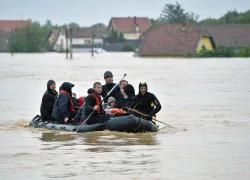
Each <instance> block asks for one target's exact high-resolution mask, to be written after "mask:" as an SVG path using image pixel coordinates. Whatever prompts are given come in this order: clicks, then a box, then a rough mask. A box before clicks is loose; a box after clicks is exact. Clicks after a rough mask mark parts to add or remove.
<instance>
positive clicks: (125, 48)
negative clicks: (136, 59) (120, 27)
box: [121, 43, 135, 52]
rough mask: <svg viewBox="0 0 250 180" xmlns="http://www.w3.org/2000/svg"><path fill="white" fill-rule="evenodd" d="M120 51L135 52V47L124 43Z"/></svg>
mask: <svg viewBox="0 0 250 180" xmlns="http://www.w3.org/2000/svg"><path fill="white" fill-rule="evenodd" d="M121 51H124V52H130V51H135V46H134V45H133V44H131V43H124V44H123V45H122V48H121Z"/></svg>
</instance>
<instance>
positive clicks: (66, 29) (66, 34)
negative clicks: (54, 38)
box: [65, 27, 69, 59]
mask: <svg viewBox="0 0 250 180" xmlns="http://www.w3.org/2000/svg"><path fill="white" fill-rule="evenodd" d="M68 29H69V27H65V36H66V59H68Z"/></svg>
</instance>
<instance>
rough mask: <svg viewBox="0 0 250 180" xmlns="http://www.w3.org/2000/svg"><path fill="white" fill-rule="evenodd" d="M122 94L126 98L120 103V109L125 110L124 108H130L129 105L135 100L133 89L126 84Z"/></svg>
mask: <svg viewBox="0 0 250 180" xmlns="http://www.w3.org/2000/svg"><path fill="white" fill-rule="evenodd" d="M123 91H124V93H125V94H126V95H127V97H126V98H123V99H124V100H123V101H121V107H120V108H122V109H124V110H126V107H130V106H131V104H132V103H133V102H134V98H135V89H134V87H133V86H132V85H131V84H127V85H126V86H125V87H124V88H123Z"/></svg>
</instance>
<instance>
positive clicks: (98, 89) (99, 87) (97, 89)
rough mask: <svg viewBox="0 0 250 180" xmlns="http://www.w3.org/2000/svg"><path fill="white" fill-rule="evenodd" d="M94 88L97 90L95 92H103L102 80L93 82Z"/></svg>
mask: <svg viewBox="0 0 250 180" xmlns="http://www.w3.org/2000/svg"><path fill="white" fill-rule="evenodd" d="M93 89H94V90H95V92H97V93H98V94H101V93H102V84H101V83H100V82H95V83H94V84H93Z"/></svg>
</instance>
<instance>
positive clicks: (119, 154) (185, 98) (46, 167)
mask: <svg viewBox="0 0 250 180" xmlns="http://www.w3.org/2000/svg"><path fill="white" fill-rule="evenodd" d="M106 70H110V71H112V72H113V74H114V82H117V81H119V80H120V79H121V78H122V77H123V76H124V74H125V73H126V74H127V76H126V78H125V79H126V80H128V81H129V83H131V84H132V85H134V87H135V89H136V91H138V84H139V82H140V81H145V82H147V84H148V87H149V91H150V92H152V93H154V94H155V95H156V96H157V97H158V99H159V100H160V102H161V104H162V110H161V111H160V112H159V113H158V116H157V118H158V119H159V120H160V121H163V122H165V123H167V124H169V125H171V126H174V127H176V128H177V130H175V129H173V128H169V127H163V128H162V129H161V130H160V131H159V132H158V133H144V134H133V133H118V132H109V131H103V132H91V133H84V134H76V133H70V132H59V131H50V130H43V129H33V128H29V127H28V122H29V121H30V120H31V119H32V118H33V117H34V116H35V115H36V114H39V108H40V103H41V98H42V95H43V93H44V92H45V90H46V84H47V81H48V79H54V80H55V81H56V83H57V90H58V89H59V86H60V85H61V84H62V83H63V82H64V81H69V82H72V83H74V84H75V87H74V88H73V92H76V94H77V96H78V97H79V96H82V95H86V94H87V89H88V88H90V87H92V85H93V83H94V82H95V81H100V82H102V83H104V79H103V73H104V72H105V71H106ZM0 112H1V113H0V137H1V138H0V144H1V148H0V179H25V180H33V179H36V180H39V179H65V180H68V179H120V180H121V179H173V180H179V179H185V180H193V179H220V180H234V179H241V180H248V179H249V178H250V154H249V149H250V58H231V59H228V58H222V59H171V58H170V59H164V58H156V59H153V58H138V57H133V55H132V54H131V53H103V54H98V55H95V57H93V58H92V57H91V55H90V54H80V53H79V54H74V59H73V60H70V59H66V58H65V54H60V53H45V54H14V56H11V55H10V54H5V53H2V54H0Z"/></svg>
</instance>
